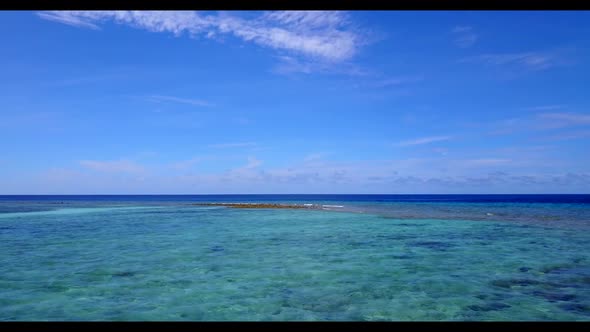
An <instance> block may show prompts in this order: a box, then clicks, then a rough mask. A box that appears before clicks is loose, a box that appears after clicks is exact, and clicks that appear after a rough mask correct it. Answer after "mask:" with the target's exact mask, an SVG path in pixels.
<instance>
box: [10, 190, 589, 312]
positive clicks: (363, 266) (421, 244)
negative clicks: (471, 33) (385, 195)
mask: <svg viewBox="0 0 590 332" xmlns="http://www.w3.org/2000/svg"><path fill="white" fill-rule="evenodd" d="M2 204H4V210H3V211H4V213H0V261H1V262H2V264H1V265H0V320H207V321H219V320H240V321H242V320H281V321H282V320H289V321H293V320H297V321H299V320H338V321H346V320H585V321H587V320H590V260H589V255H588V253H589V252H590V233H589V232H588V228H587V227H584V226H585V225H586V223H585V222H584V220H583V218H582V219H581V220H582V221H578V222H572V221H571V219H572V218H571V217H567V216H568V215H571V214H572V213H571V207H570V208H568V207H567V206H549V207H547V205H542V206H539V208H541V207H542V208H544V209H550V210H551V211H550V212H551V213H553V215H563V216H566V217H564V218H563V219H564V220H566V221H568V222H567V223H563V224H564V225H569V226H568V227H555V225H556V224H555V222H553V224H551V225H547V224H546V223H535V222H534V220H532V221H531V222H522V221H521V220H520V219H519V220H517V221H501V220H466V219H461V220H458V219H450V218H448V217H445V218H442V219H425V218H416V217H414V218H405V219H400V218H397V217H396V216H395V214H396V211H399V210H395V209H393V208H390V212H391V213H389V214H388V213H373V212H375V211H373V212H371V211H359V210H358V209H359V208H358V206H360V205H362V206H366V204H367V203H366V202H363V203H362V204H360V203H359V204H357V205H355V204H351V202H342V204H344V205H345V206H350V205H353V206H355V208H354V209H353V210H354V211H351V212H333V211H316V210H272V209H248V210H243V209H231V208H224V207H195V206H189V205H187V204H181V203H173V202H172V203H171V202H167V203H165V204H164V203H162V204H160V203H153V202H152V203H149V204H138V203H137V202H134V203H133V204H131V203H121V202H118V203H117V204H113V203H112V202H110V203H104V202H100V203H99V202H83V203H77V204H70V203H66V204H63V205H55V206H51V207H49V205H43V206H42V205H39V206H37V211H31V209H30V207H31V206H32V204H25V203H23V202H20V203H19V202H10V203H7V202H3V203H2ZM19 204H24V205H26V208H23V209H21V210H25V212H18V210H19V209H18V206H19ZM80 204H83V205H82V206H81V205H80ZM396 204H398V203H396ZM529 204H530V203H529ZM24 205H23V206H24ZM386 205H387V204H386ZM392 205H395V204H392ZM377 207H378V209H381V210H380V211H381V212H383V211H382V210H383V206H382V205H378V204H376V205H375V208H377ZM432 207H433V209H434V210H436V209H437V208H438V209H441V206H440V205H438V206H437V207H435V206H432ZM421 208H422V209H428V204H423V206H421ZM447 208H448V209H450V210H451V211H453V207H452V205H451V206H449V207H447ZM470 208H471V209H473V206H471V207H470ZM491 208H492V209H498V206H495V207H491ZM510 208H511V209H512V210H514V207H510ZM575 208H577V209H584V208H586V209H587V207H585V206H581V207H580V206H576V207H575ZM560 209H561V210H560ZM33 210H34V209H33ZM488 210H489V209H488ZM525 210H526V209H525ZM457 211H458V210H457ZM559 211H564V212H563V213H561V214H560V212H559ZM584 211H586V210H584ZM359 212H364V213H359ZM504 212H505V211H504ZM453 213H454V212H453ZM521 214H522V213H521ZM582 214H583V213H577V214H575V215H582ZM571 225H574V226H572V227H570V226H571ZM586 226H587V225H586Z"/></svg>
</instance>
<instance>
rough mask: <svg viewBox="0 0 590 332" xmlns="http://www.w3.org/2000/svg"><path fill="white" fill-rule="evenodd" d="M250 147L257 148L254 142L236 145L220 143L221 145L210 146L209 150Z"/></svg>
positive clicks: (237, 143)
mask: <svg viewBox="0 0 590 332" xmlns="http://www.w3.org/2000/svg"><path fill="white" fill-rule="evenodd" d="M250 146H256V143H254V142H236V143H220V144H210V145H208V147H209V148H214V149H227V148H245V147H250Z"/></svg>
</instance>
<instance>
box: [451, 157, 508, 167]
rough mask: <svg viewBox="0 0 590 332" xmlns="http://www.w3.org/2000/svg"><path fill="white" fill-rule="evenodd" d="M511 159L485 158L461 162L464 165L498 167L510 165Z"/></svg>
mask: <svg viewBox="0 0 590 332" xmlns="http://www.w3.org/2000/svg"><path fill="white" fill-rule="evenodd" d="M511 161H512V160H511V159H503V158H483V159H468V160H463V161H461V162H462V163H465V164H468V165H473V166H496V165H504V164H507V163H510V162H511Z"/></svg>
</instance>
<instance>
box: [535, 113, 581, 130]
mask: <svg viewBox="0 0 590 332" xmlns="http://www.w3.org/2000/svg"><path fill="white" fill-rule="evenodd" d="M537 116H538V118H539V119H541V120H542V122H541V124H540V127H541V128H542V129H552V128H563V127H570V126H583V125H590V114H580V113H542V114H538V115H537Z"/></svg>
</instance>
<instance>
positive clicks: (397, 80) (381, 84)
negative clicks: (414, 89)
mask: <svg viewBox="0 0 590 332" xmlns="http://www.w3.org/2000/svg"><path fill="white" fill-rule="evenodd" d="M423 79H424V77H422V76H399V77H389V78H385V79H381V80H375V81H374V82H372V84H371V86H373V87H376V88H387V87H392V86H400V85H404V84H408V83H415V82H420V81H422V80H423Z"/></svg>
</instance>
